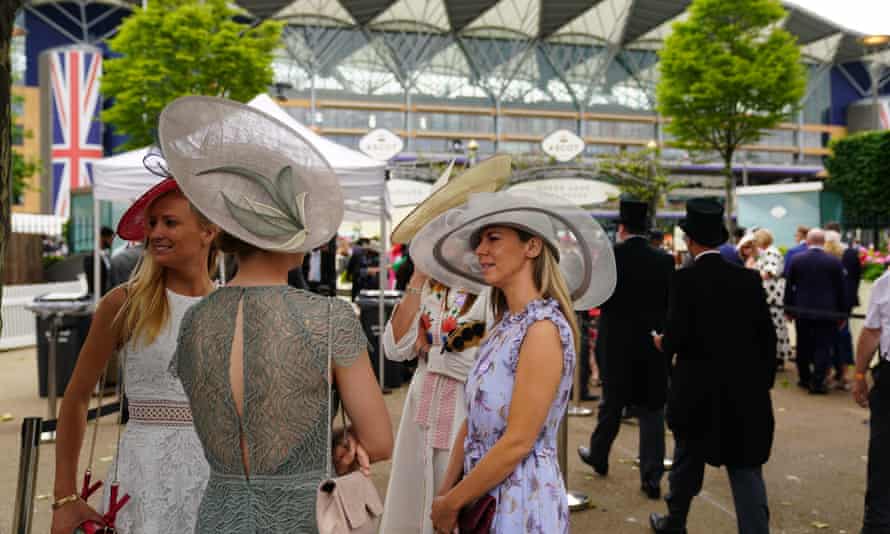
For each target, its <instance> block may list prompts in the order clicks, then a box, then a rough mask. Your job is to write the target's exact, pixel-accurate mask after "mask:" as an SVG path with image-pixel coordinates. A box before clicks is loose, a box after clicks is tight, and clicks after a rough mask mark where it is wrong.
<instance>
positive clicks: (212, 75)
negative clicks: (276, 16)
mask: <svg viewBox="0 0 890 534" xmlns="http://www.w3.org/2000/svg"><path fill="white" fill-rule="evenodd" d="M238 13H239V12H238V11H237V10H236V9H234V8H231V7H229V5H228V3H227V2H226V0H203V1H201V0H152V1H151V2H149V4H148V8H147V9H136V10H135V11H134V14H133V15H131V16H130V17H129V18H127V19H126V20H125V21H124V23H123V24H122V25H121V27H120V30H119V31H118V34H117V36H115V37H114V38H113V39H111V41H110V46H111V49H112V50H113V51H114V52H116V53H118V54H121V57H119V58H113V59H109V60H107V61H106V62H105V67H104V68H105V73H104V75H103V78H102V82H101V86H102V87H101V88H102V93H103V95H105V96H106V97H109V98H113V99H114V105H113V106H112V107H111V108H110V109H108V110H106V111H104V112H103V114H102V119H103V120H104V121H106V122H108V123H110V124H112V125H113V126H114V127H115V128H116V130H117V131H118V132H119V133H121V134H125V135H128V136H129V139H128V140H127V142H126V143H125V145H124V146H123V147H122V148H123V149H131V148H139V147H143V146H145V145H148V144H151V143H153V142H154V141H155V130H156V128H157V121H158V116H159V115H160V112H161V110H162V109H164V106H166V105H167V104H168V103H169V102H171V101H173V100H175V99H176V98H179V97H180V96H185V95H209V96H225V97H227V98H231V99H233V100H238V101H241V102H246V101H247V100H249V99H251V98H253V97H254V96H256V95H257V94H258V93H261V92H263V91H265V90H266V89H267V88H268V86H269V85H270V84H271V83H272V81H273V72H272V59H273V55H274V51H275V49H276V48H277V47H278V46H279V45H280V40H279V37H280V34H281V29H282V26H281V24H280V23H278V22H274V21H265V22H263V23H262V24H260V25H259V26H257V27H255V28H250V27H249V25H247V24H242V23H240V22H236V20H235V17H236V16H237V15H238Z"/></svg>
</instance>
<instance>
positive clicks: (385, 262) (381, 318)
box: [377, 202, 389, 391]
mask: <svg viewBox="0 0 890 534" xmlns="http://www.w3.org/2000/svg"><path fill="white" fill-rule="evenodd" d="M388 243H389V235H388V234H387V232H386V206H384V205H383V203H382V202H381V206H380V249H381V250H380V262H379V263H378V265H379V266H380V272H379V273H377V274H378V275H379V276H380V294H379V296H378V297H377V299H378V300H377V325H378V327H379V331H378V334H377V365H378V366H379V367H380V371H379V375H378V376H380V389H381V390H382V391H386V381H385V379H384V370H385V368H386V365H385V364H384V362H385V360H386V355H385V354H384V353H383V331H384V328H386V306H385V304H384V294H383V292H384V291H385V290H386V285H387V282H388V281H389V276H388V267H389V256H388V255H387V252H388V251H389V245H388Z"/></svg>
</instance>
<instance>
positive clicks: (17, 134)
mask: <svg viewBox="0 0 890 534" xmlns="http://www.w3.org/2000/svg"><path fill="white" fill-rule="evenodd" d="M10 130H11V131H10V133H11V134H12V144H13V146H22V145H23V144H25V127H24V126H22V125H21V124H13V125H12V128H11V129H10Z"/></svg>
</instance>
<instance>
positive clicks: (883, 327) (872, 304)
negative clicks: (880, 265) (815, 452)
mask: <svg viewBox="0 0 890 534" xmlns="http://www.w3.org/2000/svg"><path fill="white" fill-rule="evenodd" d="M865 327H866V328H873V329H879V330H880V331H881V347H880V349H879V350H880V352H881V357H882V358H884V359H885V360H888V361H890V272H886V273H884V274H883V275H882V276H881V277H880V278H878V279H877V281H876V282H875V285H874V286H872V288H871V298H870V299H869V301H868V312H867V313H866V314H865Z"/></svg>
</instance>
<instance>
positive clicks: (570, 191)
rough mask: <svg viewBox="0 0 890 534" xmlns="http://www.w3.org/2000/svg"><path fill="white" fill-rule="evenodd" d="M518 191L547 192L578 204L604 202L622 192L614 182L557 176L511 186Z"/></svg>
mask: <svg viewBox="0 0 890 534" xmlns="http://www.w3.org/2000/svg"><path fill="white" fill-rule="evenodd" d="M510 191H515V192H517V193H527V194H528V193H532V194H533V193H545V194H548V195H555V196H559V197H562V198H565V199H568V200H571V201H572V203H573V204H575V205H577V206H589V205H591V204H602V203H603V202H605V201H607V200H609V199H610V198H615V197H617V196H618V195H620V194H621V191H619V190H618V188H617V187H615V186H614V185H612V184H609V183H606V182H598V181H596V180H581V179H579V178H556V179H552V180H534V181H529V182H522V183H520V184H516V185H514V186H513V187H511V188H510Z"/></svg>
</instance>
